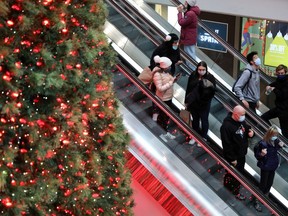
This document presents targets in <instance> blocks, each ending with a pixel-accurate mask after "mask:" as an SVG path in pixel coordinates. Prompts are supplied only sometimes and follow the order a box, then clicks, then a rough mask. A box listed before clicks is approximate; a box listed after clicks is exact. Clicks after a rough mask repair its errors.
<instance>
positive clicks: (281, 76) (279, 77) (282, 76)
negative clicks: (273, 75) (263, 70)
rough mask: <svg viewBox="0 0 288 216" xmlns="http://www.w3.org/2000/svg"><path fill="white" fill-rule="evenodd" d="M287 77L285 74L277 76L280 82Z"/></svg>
mask: <svg viewBox="0 0 288 216" xmlns="http://www.w3.org/2000/svg"><path fill="white" fill-rule="evenodd" d="M285 77H286V75H285V74H284V75H278V76H277V78H278V79H280V80H282V79H284V78H285Z"/></svg>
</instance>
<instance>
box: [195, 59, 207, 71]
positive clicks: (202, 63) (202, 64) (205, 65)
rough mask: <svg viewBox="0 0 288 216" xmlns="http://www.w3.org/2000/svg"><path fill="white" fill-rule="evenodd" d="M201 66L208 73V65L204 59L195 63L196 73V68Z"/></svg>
mask: <svg viewBox="0 0 288 216" xmlns="http://www.w3.org/2000/svg"><path fill="white" fill-rule="evenodd" d="M200 66H202V67H205V69H206V74H207V73H208V66H207V63H206V62H205V61H200V62H199V63H198V64H197V67H196V70H195V71H196V73H197V74H198V68H199V67H200Z"/></svg>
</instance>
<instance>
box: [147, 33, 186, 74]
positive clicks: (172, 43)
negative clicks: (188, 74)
mask: <svg viewBox="0 0 288 216" xmlns="http://www.w3.org/2000/svg"><path fill="white" fill-rule="evenodd" d="M178 43H179V37H178V36H177V35H176V34H174V33H170V34H168V35H167V36H166V38H165V41H164V42H163V43H162V44H161V45H159V46H158V47H157V48H156V49H155V50H154V51H153V53H152V55H151V58H150V69H151V70H153V68H154V67H155V66H156V62H155V61H154V57H155V56H157V55H158V56H161V57H167V58H169V59H170V60H171V61H172V64H171V69H170V72H171V74H172V76H174V74H175V72H176V66H177V65H180V64H181V63H182V60H181V57H180V49H179V47H178Z"/></svg>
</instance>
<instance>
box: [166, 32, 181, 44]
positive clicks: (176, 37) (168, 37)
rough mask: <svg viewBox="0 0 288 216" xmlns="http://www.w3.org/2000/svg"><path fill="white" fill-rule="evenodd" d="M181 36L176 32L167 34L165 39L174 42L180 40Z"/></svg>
mask: <svg viewBox="0 0 288 216" xmlns="http://www.w3.org/2000/svg"><path fill="white" fill-rule="evenodd" d="M178 40H179V37H178V36H177V35H176V34H174V33H170V34H168V35H167V36H166V38H165V41H171V42H172V43H174V41H178Z"/></svg>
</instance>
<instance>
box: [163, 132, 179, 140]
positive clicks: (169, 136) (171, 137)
mask: <svg viewBox="0 0 288 216" xmlns="http://www.w3.org/2000/svg"><path fill="white" fill-rule="evenodd" d="M165 137H167V138H168V139H175V138H176V136H174V135H172V134H171V133H169V132H167V133H166V135H165Z"/></svg>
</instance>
